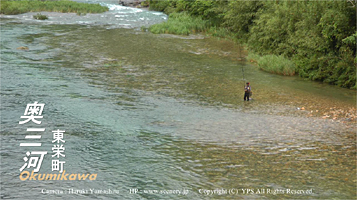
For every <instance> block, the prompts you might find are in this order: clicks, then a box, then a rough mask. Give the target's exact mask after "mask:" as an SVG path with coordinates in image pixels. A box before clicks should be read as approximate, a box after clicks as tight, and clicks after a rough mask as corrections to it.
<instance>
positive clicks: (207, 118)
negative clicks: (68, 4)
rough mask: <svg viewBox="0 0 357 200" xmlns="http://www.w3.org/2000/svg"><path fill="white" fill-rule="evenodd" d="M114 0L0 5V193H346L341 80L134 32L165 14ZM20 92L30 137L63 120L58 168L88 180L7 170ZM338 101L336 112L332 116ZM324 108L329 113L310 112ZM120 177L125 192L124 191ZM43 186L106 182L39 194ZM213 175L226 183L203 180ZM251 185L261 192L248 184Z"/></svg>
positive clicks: (346, 128) (196, 39) (17, 135)
mask: <svg viewBox="0 0 357 200" xmlns="http://www.w3.org/2000/svg"><path fill="white" fill-rule="evenodd" d="M106 3H112V2H109V1H106ZM113 7H114V6H113ZM115 8H116V10H115V9H113V10H111V11H109V12H108V13H104V14H100V15H102V16H103V17H102V18H99V17H98V16H97V15H93V16H92V15H88V16H87V17H85V18H81V17H80V16H76V17H74V15H73V16H72V15H68V14H51V15H52V18H51V17H50V20H49V21H48V22H36V21H33V20H32V19H31V20H26V19H30V18H31V17H32V15H31V14H24V15H19V16H2V18H1V135H2V136H1V161H2V162H1V183H2V184H1V185H2V186H1V187H2V188H1V191H2V192H1V197H2V198H4V199H6V198H12V199H34V198H36V199H62V198H68V199H88V198H93V199H96V198H97V199H242V198H248V199H249V198H254V199H274V198H277V199H286V198H289V199H300V198H302V199H311V198H313V199H328V198H337V199H340V198H341V199H352V198H354V197H355V196H356V189H355V188H356V177H355V173H356V156H355V155H356V142H355V141H356V140H355V132H354V131H355V123H354V122H353V121H352V122H349V121H348V119H349V116H347V114H346V113H348V112H351V113H352V114H353V112H355V101H356V96H355V91H351V90H346V89H342V88H338V87H333V86H329V85H325V84H320V83H313V82H308V81H304V80H301V79H299V78H297V77H281V76H276V75H272V74H267V73H264V72H261V71H259V70H258V69H257V68H256V67H255V66H253V65H250V64H249V63H245V62H240V61H237V60H236V59H235V58H236V55H239V54H240V53H241V52H242V51H240V50H239V48H240V47H239V46H237V45H234V44H232V43H231V42H228V41H224V40H217V39H214V38H209V37H207V36H203V35H192V36H188V37H181V36H173V35H153V34H150V33H148V32H141V31H140V27H141V26H142V25H143V22H142V21H144V24H145V23H146V24H150V23H158V22H159V21H160V20H165V17H166V16H165V15H163V14H161V13H156V12H154V13H152V12H147V11H142V10H138V9H126V8H120V7H115ZM124 12H127V13H129V14H123V13H124ZM122 14H123V15H127V16H122ZM115 15H120V17H115ZM143 16H145V17H146V18H145V19H144V20H140V18H142V17H143ZM62 18H65V19H66V20H61V19H62ZM115 18H120V19H122V20H117V21H125V23H128V24H130V25H125V26H124V25H122V24H120V22H115V23H114V22H113V19H115ZM102 19H103V20H102ZM104 19H105V20H104ZM129 20H140V23H139V22H138V21H129ZM84 21H86V22H85V23H83V22H84ZM21 46H26V47H28V50H19V49H17V48H18V47H21ZM242 68H243V70H244V74H245V78H246V79H247V80H242ZM245 81H249V82H251V83H252V87H253V92H254V95H253V101H251V102H249V103H248V102H244V101H243V100H242V98H243V94H242V92H243V91H242V90H243V89H242V88H243V84H244V82H245ZM34 101H38V102H40V103H45V104H46V106H45V109H44V114H43V116H44V118H43V120H42V122H43V123H42V124H41V125H40V127H43V128H46V131H45V133H43V134H42V139H41V142H43V145H42V147H41V148H39V150H43V151H49V152H50V153H52V152H51V148H52V146H53V144H52V142H51V141H52V134H51V130H55V129H58V128H60V129H65V130H66V133H65V136H64V137H65V140H66V143H65V147H66V151H65V154H66V158H65V159H64V160H65V161H66V164H65V169H66V171H67V172H68V173H92V174H94V173H97V174H98V175H97V179H96V180H95V181H29V180H27V181H21V180H20V179H19V168H20V167H21V166H22V165H23V164H24V161H23V157H24V156H25V153H26V151H27V150H34V149H33V148H26V147H20V146H19V143H21V142H24V141H25V140H24V138H25V135H27V134H28V133H27V132H26V128H27V126H26V125H19V124H18V122H19V121H20V116H22V115H23V112H24V110H25V108H26V105H27V104H28V103H33V102H34ZM302 107H304V108H305V109H304V110H301V108H302ZM297 108H299V109H297ZM316 110H318V112H316ZM338 110H342V111H343V112H344V113H343V114H339V115H336V117H338V118H337V119H335V120H334V119H332V118H333V115H332V114H333V113H332V112H337V111H338ZM311 111H313V112H311ZM342 111H339V112H342ZM324 113H326V114H328V115H331V117H330V118H327V119H323V118H322V116H324ZM310 115H311V116H310ZM342 115H343V116H342ZM345 122H347V123H345ZM51 160H52V159H51V157H50V156H47V157H45V159H44V161H43V164H42V167H41V170H40V173H52V172H51V163H50V162H51ZM133 188H137V189H139V190H140V191H139V193H137V194H131V193H130V192H129V191H130V189H133ZM43 189H45V190H56V189H57V190H63V191H68V189H77V190H82V189H84V190H89V189H97V190H99V189H103V190H108V189H111V190H118V191H119V194H68V193H65V194H42V193H41V191H42V190H43ZM215 189H224V190H227V191H229V190H230V191H231V193H230V194H221V195H219V194H218V193H216V194H213V195H206V194H205V193H204V191H206V192H207V191H210V190H212V191H213V190H215ZM232 189H237V190H232ZM242 189H245V190H246V189H252V190H253V191H254V192H255V193H254V194H252V193H251V192H250V193H249V194H243V190H242ZM258 189H265V193H261V194H256V193H257V190H258ZM268 189H270V190H271V191H281V190H283V191H285V192H284V193H279V194H273V193H267V191H268ZM288 189H290V190H304V191H310V190H311V191H312V194H289V193H287V191H288ZM144 190H145V191H144ZM149 190H161V191H164V190H165V191H167V190H180V191H183V190H187V191H189V192H188V194H186V195H183V194H158V193H156V194H155V191H151V194H148V193H149ZM222 191H223V190H222ZM234 191H239V192H238V194H232V192H234Z"/></svg>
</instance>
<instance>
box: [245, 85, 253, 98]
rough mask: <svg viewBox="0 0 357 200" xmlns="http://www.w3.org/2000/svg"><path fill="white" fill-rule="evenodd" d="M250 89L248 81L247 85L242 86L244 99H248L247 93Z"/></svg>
mask: <svg viewBox="0 0 357 200" xmlns="http://www.w3.org/2000/svg"><path fill="white" fill-rule="evenodd" d="M251 91H252V88H251V87H250V85H249V82H247V85H246V86H245V87H244V101H246V100H247V101H249V94H250V92H251Z"/></svg>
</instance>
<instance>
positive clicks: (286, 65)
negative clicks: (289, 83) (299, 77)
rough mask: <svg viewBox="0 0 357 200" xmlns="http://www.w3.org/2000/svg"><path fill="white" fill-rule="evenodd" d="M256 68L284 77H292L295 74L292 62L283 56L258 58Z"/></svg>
mask: <svg viewBox="0 0 357 200" xmlns="http://www.w3.org/2000/svg"><path fill="white" fill-rule="evenodd" d="M257 63H258V66H259V68H260V69H261V70H263V71H267V72H271V73H275V74H280V75H284V76H293V75H294V74H295V64H294V62H293V61H291V60H289V59H286V58H285V57H283V56H276V55H266V56H262V57H260V58H258V60H257Z"/></svg>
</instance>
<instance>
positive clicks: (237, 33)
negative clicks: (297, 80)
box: [149, 0, 357, 89]
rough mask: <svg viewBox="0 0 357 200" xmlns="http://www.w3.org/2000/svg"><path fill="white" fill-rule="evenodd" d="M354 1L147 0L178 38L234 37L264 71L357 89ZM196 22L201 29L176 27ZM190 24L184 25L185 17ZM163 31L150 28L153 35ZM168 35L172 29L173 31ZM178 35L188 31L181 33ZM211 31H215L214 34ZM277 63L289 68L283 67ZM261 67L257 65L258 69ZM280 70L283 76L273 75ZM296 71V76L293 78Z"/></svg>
mask: <svg viewBox="0 0 357 200" xmlns="http://www.w3.org/2000/svg"><path fill="white" fill-rule="evenodd" d="M355 2H356V1H349V0H331V1H309V0H296V1H289V0H274V1H240V0H230V1H227V0H158V1H154V0H149V5H150V9H151V10H157V11H162V12H165V13H167V14H171V15H170V17H169V21H170V18H171V16H172V18H176V21H174V22H175V23H172V24H173V25H174V26H176V27H181V28H178V31H177V32H176V33H178V34H180V32H182V33H184V34H188V33H192V32H195V31H203V32H208V33H212V34H214V33H219V36H220V37H222V35H223V36H226V37H234V39H235V40H237V41H239V42H240V43H241V44H244V45H245V46H246V47H248V49H249V52H250V53H254V54H256V55H259V56H260V57H261V58H260V59H259V60H260V62H261V66H263V65H264V66H265V69H266V70H267V71H270V70H271V72H275V73H280V74H285V72H284V70H287V69H288V71H289V73H286V74H287V75H292V74H295V73H297V74H298V75H299V76H301V77H303V78H308V79H311V80H316V81H322V82H326V83H330V84H334V85H338V86H341V87H345V88H352V89H356V63H357V59H356V39H357V32H356V5H355ZM182 12H183V13H185V14H181V15H182V16H183V17H185V18H186V20H185V21H184V23H185V22H187V21H191V22H192V21H195V20H196V21H195V23H199V24H201V25H202V26H199V29H198V30H195V26H193V25H192V23H191V24H190V28H187V26H179V25H178V24H177V22H178V21H179V17H180V16H181V15H178V14H173V13H182ZM188 15H189V16H190V17H191V18H190V19H187V16H188ZM158 26H160V25H158ZM158 29H161V30H160V31H157V32H158V33H159V32H165V31H166V32H169V33H175V31H167V29H170V26H169V24H166V27H163V26H161V27H155V28H154V27H153V28H152V30H158ZM171 29H172V28H171ZM179 29H186V31H180V30H179ZM212 30H213V31H212ZM276 62H280V63H288V64H289V66H288V67H282V66H281V65H280V64H276ZM258 64H259V63H258ZM274 66H277V67H276V68H280V69H282V70H283V71H281V70H275V69H274ZM292 71H294V72H292Z"/></svg>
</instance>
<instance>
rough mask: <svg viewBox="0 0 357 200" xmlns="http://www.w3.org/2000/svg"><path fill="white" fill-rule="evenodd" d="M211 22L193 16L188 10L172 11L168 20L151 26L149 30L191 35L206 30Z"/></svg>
mask: <svg viewBox="0 0 357 200" xmlns="http://www.w3.org/2000/svg"><path fill="white" fill-rule="evenodd" d="M208 25H209V23H208V21H206V20H203V19H202V18H201V17H192V16H190V15H189V14H187V13H186V12H182V13H171V14H170V15H169V19H168V20H167V22H164V23H161V24H155V25H152V26H150V28H149V31H150V32H152V33H156V34H158V33H170V34H178V35H189V34H191V33H196V32H200V31H204V30H206V29H207V27H208Z"/></svg>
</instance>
